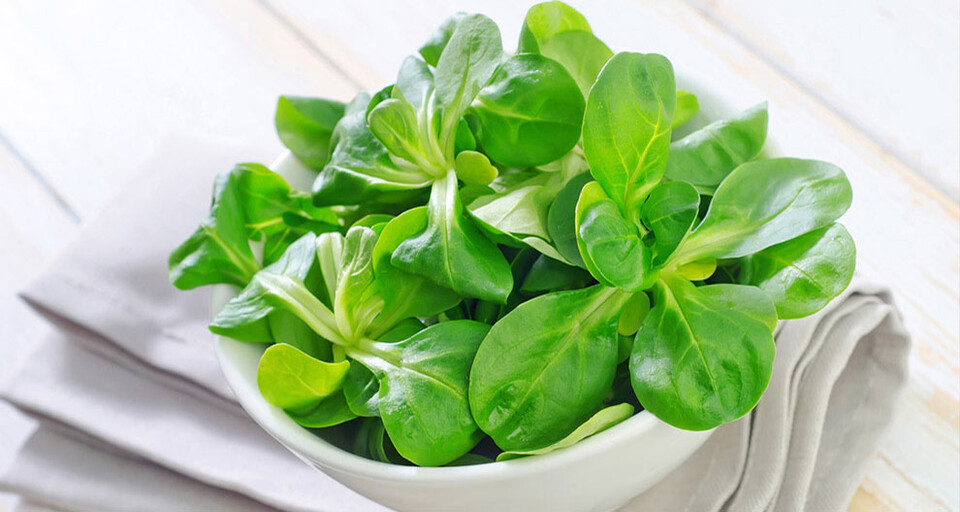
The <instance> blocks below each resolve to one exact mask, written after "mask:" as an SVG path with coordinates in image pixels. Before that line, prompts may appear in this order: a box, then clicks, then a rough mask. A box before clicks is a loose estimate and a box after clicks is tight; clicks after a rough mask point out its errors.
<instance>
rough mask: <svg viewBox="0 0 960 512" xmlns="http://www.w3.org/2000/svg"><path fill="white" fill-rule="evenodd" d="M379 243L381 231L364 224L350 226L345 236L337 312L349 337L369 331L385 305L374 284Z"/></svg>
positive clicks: (335, 302) (336, 316)
mask: <svg viewBox="0 0 960 512" xmlns="http://www.w3.org/2000/svg"><path fill="white" fill-rule="evenodd" d="M376 243H377V234H376V233H375V232H374V231H373V230H372V229H370V228H367V227H362V226H357V227H353V228H350V231H347V236H346V237H344V241H343V251H342V253H341V257H342V263H341V265H340V274H339V276H338V278H337V289H336V292H335V294H334V300H333V312H334V316H335V318H336V321H337V327H338V328H339V332H340V333H341V334H342V335H344V336H345V337H347V339H348V340H351V339H356V338H358V337H359V336H361V335H362V334H363V333H365V332H366V330H367V327H369V326H370V324H371V323H372V322H373V319H374V318H376V316H377V315H378V314H380V311H381V310H382V309H383V299H382V298H381V297H380V295H379V294H378V289H377V286H376V285H375V284H374V273H373V248H374V246H375V245H376Z"/></svg>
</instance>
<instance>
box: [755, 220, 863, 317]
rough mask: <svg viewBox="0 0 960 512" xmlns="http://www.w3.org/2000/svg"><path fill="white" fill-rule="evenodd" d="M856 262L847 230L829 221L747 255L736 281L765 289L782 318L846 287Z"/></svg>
mask: <svg viewBox="0 0 960 512" xmlns="http://www.w3.org/2000/svg"><path fill="white" fill-rule="evenodd" d="M856 262H857V249H856V247H855V246H854V244H853V238H852V237H851V236H850V233H848V232H847V230H846V229H845V228H844V227H843V226H842V225H840V224H831V225H830V226H828V227H825V228H820V229H818V230H815V231H811V232H809V233H807V234H805V235H801V236H799V237H797V238H794V239H793V240H788V241H786V242H783V243H780V244H777V245H774V246H771V247H768V248H766V249H764V250H762V251H760V252H758V253H756V254H753V255H750V256H749V257H747V258H745V259H744V261H743V266H742V269H741V271H740V282H741V283H743V284H752V285H754V286H758V287H760V289H761V290H763V291H764V292H766V293H767V295H768V296H770V298H771V299H773V302H774V304H776V306H777V314H778V315H779V316H780V318H785V319H786V318H803V317H805V316H809V315H812V314H814V313H816V312H817V311H820V310H821V309H823V307H824V306H826V305H827V304H828V303H829V302H830V301H831V300H833V298H835V297H836V296H838V295H840V294H841V293H842V292H843V290H845V289H846V288H847V285H849V284H850V280H851V279H853V270H854V267H855V266H856Z"/></svg>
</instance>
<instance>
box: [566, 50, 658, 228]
mask: <svg viewBox="0 0 960 512" xmlns="http://www.w3.org/2000/svg"><path fill="white" fill-rule="evenodd" d="M676 102H677V92H676V89H675V87H674V83H673V66H672V65H671V64H670V61H668V60H667V59H666V58H665V57H663V56H662V55H656V54H641V53H618V54H617V55H614V56H613V58H612V59H610V61H609V62H608V63H607V65H606V66H604V68H603V71H601V72H600V76H599V77H597V82H596V83H595V84H594V85H593V88H592V89H590V97H589V98H588V99H587V108H586V113H585V114H584V120H583V152H584V154H585V155H586V157H587V162H589V163H590V173H591V174H593V177H594V178H595V179H596V180H597V183H599V184H600V186H601V187H603V190H604V191H605V192H606V193H607V196H608V197H609V198H610V199H611V200H613V203H614V204H615V205H616V206H617V207H618V208H619V209H620V211H621V212H623V213H624V216H625V217H626V218H628V219H630V220H633V219H634V218H635V217H634V215H633V213H634V212H635V210H636V209H637V208H639V206H640V204H642V199H643V198H644V197H645V196H646V194H647V193H648V192H649V191H650V189H651V188H653V187H654V186H656V184H657V183H658V182H659V181H660V178H661V177H662V176H663V169H664V162H666V160H667V153H668V151H669V148H670V126H671V123H672V121H673V112H674V107H675V105H676Z"/></svg>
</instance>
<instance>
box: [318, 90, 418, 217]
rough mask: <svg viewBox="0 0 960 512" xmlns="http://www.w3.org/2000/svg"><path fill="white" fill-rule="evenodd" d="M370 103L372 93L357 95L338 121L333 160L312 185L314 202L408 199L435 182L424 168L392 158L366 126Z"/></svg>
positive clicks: (343, 202) (319, 204) (342, 202)
mask: <svg viewBox="0 0 960 512" xmlns="http://www.w3.org/2000/svg"><path fill="white" fill-rule="evenodd" d="M369 102H370V96H369V95H367V94H365V93H361V94H359V95H357V97H356V98H354V100H353V101H351V102H350V104H349V105H347V108H346V112H345V114H344V116H343V119H341V120H340V122H339V123H337V127H336V129H334V133H333V139H332V142H333V144H334V150H333V154H332V156H331V157H330V162H329V163H327V165H326V166H325V167H324V168H323V170H322V171H321V172H320V174H319V175H318V176H317V180H316V181H315V182H314V184H313V203H314V204H315V205H317V206H329V205H340V204H362V203H365V202H368V201H373V200H375V201H379V202H382V203H396V202H401V201H406V200H409V199H410V198H412V197H415V196H416V195H417V194H418V193H419V192H420V190H421V189H424V188H426V187H427V186H429V185H430V183H431V182H432V181H433V178H432V177H431V176H430V175H429V174H427V173H426V172H425V171H423V170H420V169H418V168H415V167H413V166H409V167H406V168H402V169H401V168H400V167H398V166H397V164H396V163H395V162H394V161H393V160H391V158H390V153H389V152H388V151H387V149H386V148H385V147H384V146H383V144H381V143H380V141H379V140H378V139H377V138H376V137H374V136H373V134H372V133H371V132H370V130H369V128H368V127H367V123H366V110H367V104H368V103H369Z"/></svg>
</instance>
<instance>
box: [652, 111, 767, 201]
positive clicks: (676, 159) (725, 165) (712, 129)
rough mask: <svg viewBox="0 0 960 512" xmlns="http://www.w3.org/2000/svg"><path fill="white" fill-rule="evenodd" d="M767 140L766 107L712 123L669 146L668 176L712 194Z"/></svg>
mask: <svg viewBox="0 0 960 512" xmlns="http://www.w3.org/2000/svg"><path fill="white" fill-rule="evenodd" d="M766 138H767V104H766V103H761V104H759V105H757V106H755V107H753V108H751V109H749V110H746V111H744V112H742V113H741V114H740V115H738V116H737V117H734V118H732V119H725V120H722V121H717V122H714V123H711V124H709V125H707V126H705V127H703V128H701V129H699V130H697V131H695V132H693V133H691V134H690V135H687V136H686V137H684V138H682V139H680V140H678V141H676V142H674V143H673V144H671V145H670V157H669V158H668V159H667V170H666V177H667V179H669V180H673V181H686V182H688V183H690V184H691V185H693V186H695V187H697V189H698V190H700V191H702V192H705V193H712V192H713V190H714V189H716V187H717V185H719V184H720V183H721V182H722V181H723V179H724V178H726V177H727V175H728V174H730V172H731V171H733V170H734V169H736V168H737V166H738V165H740V164H742V163H744V162H746V161H749V160H752V159H753V158H754V157H756V156H757V155H759V154H760V150H762V149H763V143H764V141H765V140H766Z"/></svg>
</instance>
